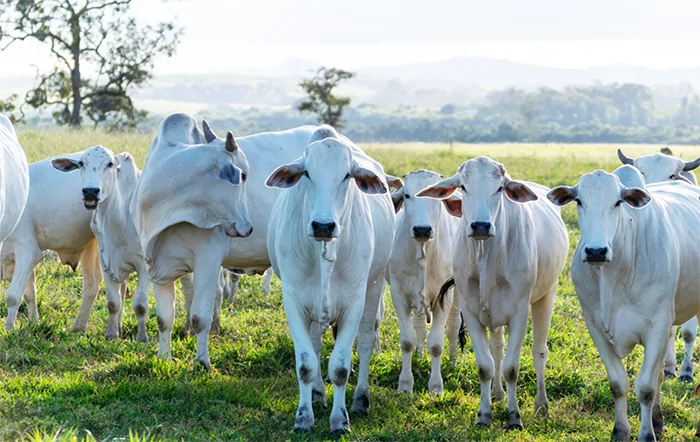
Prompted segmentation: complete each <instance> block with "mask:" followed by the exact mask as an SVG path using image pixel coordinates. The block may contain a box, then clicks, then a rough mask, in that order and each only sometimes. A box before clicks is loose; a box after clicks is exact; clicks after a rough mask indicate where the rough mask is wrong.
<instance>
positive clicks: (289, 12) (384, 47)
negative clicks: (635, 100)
mask: <svg viewBox="0 0 700 442" xmlns="http://www.w3.org/2000/svg"><path fill="white" fill-rule="evenodd" d="M132 13H133V14H134V15H135V16H137V17H138V18H139V19H142V20H144V21H146V22H157V21H162V20H169V19H172V18H175V19H176V20H177V22H178V23H179V24H180V25H181V26H183V27H185V35H184V36H183V38H182V43H181V45H180V47H179V49H178V52H177V54H176V55H175V57H173V58H172V59H160V60H159V61H158V63H157V73H204V72H232V71H236V70H243V69H246V68H253V67H266V66H271V65H275V64H279V63H281V62H283V61H285V60H287V59H289V58H295V57H298V58H304V59H307V60H310V61H314V62H318V63H322V64H329V65H335V66H339V67H344V68H350V69H357V68H360V67H362V66H366V65H392V64H401V63H408V62H422V61H435V60H443V59H447V58H451V57H455V56H462V55H464V56H486V57H494V58H502V59H508V60H512V61H518V62H526V63H533V64H540V65H547V66H556V67H572V68H579V67H587V66H593V65H609V64H632V65H640V66H648V67H657V68H671V67H688V66H700V54H699V49H700V26H698V25H697V20H698V17H700V1H698V0H586V1H579V0H429V1H428V0H352V1H348V0H345V1H338V0H325V1H323V0H253V1H246V2H239V1H231V0H171V1H170V2H167V3H163V2H162V1H160V0H134V2H133V6H132ZM32 64H37V65H39V66H40V67H42V68H48V67H49V66H51V61H50V60H49V59H48V57H47V53H46V51H44V50H42V48H41V47H40V46H39V45H37V44H31V43H18V44H17V45H16V46H15V47H14V48H11V49H10V50H8V51H6V52H1V53H0V76H4V75H11V74H33V72H34V69H33V68H32V67H31V65H32Z"/></svg>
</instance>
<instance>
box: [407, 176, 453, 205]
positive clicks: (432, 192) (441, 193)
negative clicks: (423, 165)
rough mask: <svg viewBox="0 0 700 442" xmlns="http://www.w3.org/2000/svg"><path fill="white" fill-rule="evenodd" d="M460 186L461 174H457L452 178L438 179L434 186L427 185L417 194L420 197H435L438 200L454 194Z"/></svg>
mask: <svg viewBox="0 0 700 442" xmlns="http://www.w3.org/2000/svg"><path fill="white" fill-rule="evenodd" d="M457 187H459V175H458V174H455V175H453V176H451V177H450V178H446V179H444V180H442V181H438V182H437V183H435V184H433V185H432V186H429V187H426V188H425V189H423V190H421V191H420V192H418V193H417V194H416V196H417V197H420V198H433V199H437V200H441V199H445V198H447V197H448V196H450V195H452V194H453V193H454V191H455V190H457Z"/></svg>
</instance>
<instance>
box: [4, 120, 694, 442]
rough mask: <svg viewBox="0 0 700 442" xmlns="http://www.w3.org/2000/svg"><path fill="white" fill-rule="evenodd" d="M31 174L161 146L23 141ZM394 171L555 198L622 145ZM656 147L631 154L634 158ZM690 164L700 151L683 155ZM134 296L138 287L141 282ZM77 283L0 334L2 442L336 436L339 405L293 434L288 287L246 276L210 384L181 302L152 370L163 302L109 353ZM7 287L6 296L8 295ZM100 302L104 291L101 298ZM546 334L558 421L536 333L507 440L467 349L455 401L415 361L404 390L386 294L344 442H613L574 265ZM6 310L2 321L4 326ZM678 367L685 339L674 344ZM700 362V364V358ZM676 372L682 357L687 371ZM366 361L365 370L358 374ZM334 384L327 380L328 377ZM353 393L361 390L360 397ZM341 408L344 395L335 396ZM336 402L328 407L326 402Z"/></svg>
mask: <svg viewBox="0 0 700 442" xmlns="http://www.w3.org/2000/svg"><path fill="white" fill-rule="evenodd" d="M20 138H21V141H22V144H23V146H24V148H25V150H26V151H27V154H28V156H29V158H30V161H36V160H39V159H42V158H45V157H47V156H49V155H54V154H58V153H65V152H71V151H76V150H80V149H83V148H85V147H89V146H92V145H95V144H98V143H99V144H102V145H104V146H107V147H109V148H111V149H112V150H114V151H116V152H120V151H123V150H128V151H130V152H131V153H132V154H133V155H134V156H135V157H136V159H137V161H138V162H139V163H140V164H142V163H143V160H144V159H145V154H146V150H147V148H148V145H149V144H150V137H147V136H139V135H121V134H120V135H109V134H101V133H93V132H81V133H70V132H68V133H60V134H57V133H36V132H24V133H21V134H20ZM365 147H366V148H367V149H368V151H369V152H370V154H371V155H373V156H374V157H375V158H376V159H378V160H380V161H381V162H382V163H383V164H384V166H385V168H386V170H387V172H388V173H391V174H395V175H401V174H404V173H406V172H409V171H411V170H415V169H418V168H429V169H433V170H436V171H439V172H441V173H444V174H453V173H454V171H455V170H456V168H457V166H458V165H459V164H461V162H463V161H465V160H466V159H468V158H469V157H471V156H475V155H489V156H492V157H493V158H494V159H497V160H499V161H501V162H503V163H504V164H505V166H506V168H507V170H508V171H509V172H510V174H511V175H512V176H513V177H514V178H518V179H525V180H531V181H536V182H539V183H542V184H544V185H546V186H550V187H551V186H555V185H559V184H563V183H567V184H573V183H575V182H576V181H577V179H578V177H579V176H580V175H581V174H582V173H585V172H589V171H591V170H594V169H596V168H603V169H606V170H613V169H614V168H615V167H617V165H618V163H617V157H616V155H615V151H614V148H613V146H559V145H548V146H542V145H540V146H538V145H513V144H509V145H478V146H464V145H455V146H453V149H452V150H450V149H449V148H448V146H446V145H443V146H435V145H424V144H407V145H391V146H387V145H372V146H365ZM657 149H658V147H653V146H630V147H627V148H626V151H627V153H628V155H631V156H632V155H637V154H639V153H642V152H652V151H655V150H657ZM682 154H683V158H687V159H690V158H691V157H693V158H694V157H695V156H698V155H700V149H695V148H684V149H682ZM563 216H564V220H565V222H566V224H567V226H568V228H569V232H570V237H571V252H573V249H574V247H575V244H576V241H577V239H578V229H577V225H576V217H575V209H573V208H571V207H567V208H566V209H565V210H564V211H563ZM131 284H132V287H131V290H130V291H131V292H132V293H133V291H134V289H135V281H133V280H132V281H131ZM80 287H81V275H80V271H78V272H76V273H73V272H71V271H70V269H69V268H68V267H64V266H61V265H60V264H59V263H58V262H56V261H55V260H52V259H48V260H46V261H45V262H44V263H42V264H41V265H40V267H39V271H38V275H37V299H38V300H39V313H40V315H41V319H40V321H39V323H37V324H28V322H27V315H26V310H24V307H22V309H21V310H20V315H19V320H18V323H19V327H18V328H17V329H15V330H14V331H12V332H10V333H6V332H5V331H4V327H2V330H3V331H0V440H19V439H25V440H82V439H85V438H87V439H89V440H115V439H116V440H137V439H139V440H146V439H148V440H151V439H152V440H185V441H191V440H241V441H243V440H261V441H267V440H270V441H276V440H325V439H329V438H330V435H329V424H328V418H329V414H330V408H328V409H321V408H316V409H315V410H314V411H315V415H316V425H315V427H314V429H313V431H312V432H310V433H306V434H301V435H300V434H295V433H293V431H292V426H293V423H294V413H295V411H296V407H297V400H298V387H297V380H296V375H295V371H294V351H293V346H292V340H291V338H290V336H289V333H288V329H287V323H286V319H285V316H284V314H283V309H282V298H281V293H280V283H279V281H278V280H277V279H273V290H272V294H271V295H270V296H269V297H267V298H265V297H263V295H262V294H261V291H260V279H259V278H258V277H251V278H244V279H243V281H242V284H241V290H240V292H239V296H238V298H237V300H236V302H235V305H229V304H225V305H224V311H223V313H222V318H221V335H220V336H213V337H212V338H211V345H210V348H211V360H212V364H213V366H214V369H213V371H212V372H211V373H208V372H205V371H204V370H202V369H200V368H198V367H197V366H196V365H195V364H194V362H193V360H194V355H195V340H194V338H193V337H191V336H186V335H185V333H184V328H183V326H184V307H183V304H184V303H183V299H182V297H179V298H178V299H177V308H178V317H177V319H176V323H175V329H174V339H173V356H174V360H173V361H172V362H162V361H159V360H158V359H157V358H156V350H157V346H158V342H157V326H156V317H155V315H156V313H155V304H154V301H153V299H151V309H150V316H149V320H148V331H149V335H150V342H149V343H148V344H147V345H144V344H138V343H136V342H135V341H134V336H135V331H136V318H135V317H134V314H133V312H132V311H131V307H130V302H128V303H127V305H126V308H125V327H124V337H123V339H121V340H116V341H105V339H104V338H103V333H104V330H105V328H106V324H107V316H108V313H107V308H106V303H105V302H104V299H105V298H104V295H103V294H101V295H100V297H99V298H98V301H97V302H96V303H95V310H94V311H93V314H92V317H91V321H90V325H89V327H88V330H87V332H86V333H85V334H84V335H77V334H72V333H70V331H69V330H70V326H71V324H72V321H73V319H74V318H75V316H76V315H77V312H78V307H79V301H80ZM6 288H7V282H4V283H3V287H2V290H3V291H4V290H6ZM103 291H104V290H103ZM557 296H558V297H557V301H556V306H555V312H554V318H553V321H552V328H551V331H550V337H549V348H550V356H549V364H548V367H547V372H546V376H547V390H548V393H549V399H550V415H549V417H548V418H543V417H538V416H535V415H534V414H533V402H534V394H535V371H534V368H533V366H532V358H531V354H530V352H531V336H530V332H528V337H527V338H526V342H525V346H524V351H523V354H522V358H521V361H522V365H521V373H520V380H519V384H518V390H519V399H520V406H521V410H522V416H523V423H524V425H525V430H524V431H522V432H512V433H506V432H505V431H504V429H503V428H504V423H505V417H506V416H505V414H506V413H505V405H504V404H503V403H499V404H496V405H495V409H494V425H493V426H492V427H491V428H490V429H487V430H482V429H478V428H476V427H475V426H474V421H475V419H476V412H477V407H478V400H479V396H478V394H479V383H478V377H477V373H476V368H475V365H474V357H473V354H472V353H471V347H470V343H469V342H468V343H467V346H466V348H465V352H464V353H463V354H460V355H459V357H458V358H457V360H456V361H452V362H454V364H452V365H449V364H448V361H447V358H445V360H444V363H443V367H444V369H443V376H444V379H445V390H446V394H445V395H444V396H443V397H441V398H431V397H430V396H428V394H427V393H426V386H427V381H428V377H429V369H430V364H429V358H428V356H427V355H425V356H421V357H416V359H415V362H414V376H415V391H416V392H415V394H414V395H413V396H406V395H401V394H398V393H396V392H395V389H396V387H397V382H398V376H399V371H400V368H401V356H400V350H399V346H398V326H397V321H396V316H395V314H394V312H393V309H392V307H391V300H390V297H389V296H388V292H387V294H386V296H385V301H386V305H387V314H386V317H385V320H384V323H383V324H382V330H381V346H382V349H381V352H379V353H375V355H374V358H373V361H372V365H371V374H370V383H371V387H372V388H371V395H372V408H371V410H370V415H369V416H368V417H359V416H351V418H350V419H351V427H352V433H350V434H349V435H346V436H344V438H345V439H347V440H363V441H364V440H373V441H374V440H382V441H395V440H401V441H406V440H459V441H466V440H469V441H471V440H474V441H593V440H596V441H598V440H608V438H609V435H610V432H611V431H612V426H613V400H612V397H611V394H610V391H609V387H608V384H607V379H606V375H605V369H604V366H603V364H602V362H601V360H600V358H599V357H598V354H597V352H596V350H595V348H594V346H593V343H592V341H591V339H590V337H589V335H588V332H587V331H586V328H585V324H584V321H583V316H582V313H581V309H580V306H579V304H578V300H577V299H576V295H575V292H574V288H573V285H572V283H571V280H570V278H569V266H568V265H567V267H566V269H565V271H564V273H563V274H562V275H561V278H560V285H559V292H558V294H557ZM6 311H7V310H6V307H5V305H4V301H3V303H1V304H0V317H4V316H5V315H6ZM331 345H332V339H331V337H330V334H328V336H326V337H325V340H324V352H323V361H324V363H323V366H324V367H325V363H326V361H327V358H328V356H329V355H330V348H331ZM676 347H677V354H678V355H679V357H680V355H681V342H680V340H679V341H678V342H677V343H676ZM698 356H700V355H698V354H696V359H697V358H698ZM679 361H680V359H679ZM356 364H357V360H355V366H357V365H356ZM640 364H641V351H640V349H637V350H636V351H635V352H633V353H632V355H631V356H630V357H629V358H628V359H627V367H628V373H629V375H630V380H631V382H634V379H635V377H636V373H637V371H638V369H639V367H640ZM324 373H325V368H324ZM354 385H355V378H354V376H353V377H352V378H351V379H350V391H349V392H348V400H349V398H350V397H351V396H352V389H353V387H354ZM327 389H328V393H329V395H332V388H331V387H330V386H329V387H328V388H327ZM633 392H634V389H633V388H631V389H630V395H631V396H630V401H629V412H630V423H631V425H632V434H633V435H636V433H637V430H638V428H639V418H638V415H639V406H638V404H637V401H636V399H635V398H634V393H633ZM692 392H693V386H692V385H681V384H679V383H677V382H675V381H666V382H664V386H663V401H662V410H663V412H664V414H665V419H666V425H667V426H666V428H667V430H666V433H665V434H664V436H663V440H665V441H683V440H692V438H693V434H694V430H695V424H696V422H697V420H698V418H700V412H699V411H698V406H699V405H700V400H698V399H695V398H693V395H692ZM329 399H330V397H329Z"/></svg>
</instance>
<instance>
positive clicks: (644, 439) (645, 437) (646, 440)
mask: <svg viewBox="0 0 700 442" xmlns="http://www.w3.org/2000/svg"><path fill="white" fill-rule="evenodd" d="M638 440H639V442H656V437H655V436H654V433H642V434H640V435H639V439H638Z"/></svg>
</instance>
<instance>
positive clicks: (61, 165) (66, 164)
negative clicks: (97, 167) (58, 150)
mask: <svg viewBox="0 0 700 442" xmlns="http://www.w3.org/2000/svg"><path fill="white" fill-rule="evenodd" d="M51 165H52V166H53V168H54V169H57V170H60V171H61V172H71V171H73V170H75V169H80V161H76V160H72V159H70V158H54V159H53V160H51Z"/></svg>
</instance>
